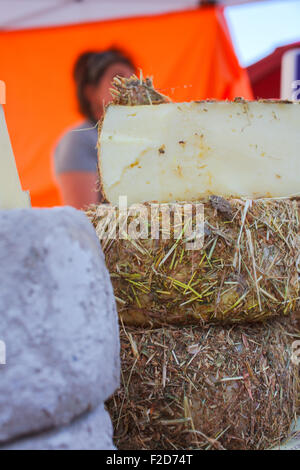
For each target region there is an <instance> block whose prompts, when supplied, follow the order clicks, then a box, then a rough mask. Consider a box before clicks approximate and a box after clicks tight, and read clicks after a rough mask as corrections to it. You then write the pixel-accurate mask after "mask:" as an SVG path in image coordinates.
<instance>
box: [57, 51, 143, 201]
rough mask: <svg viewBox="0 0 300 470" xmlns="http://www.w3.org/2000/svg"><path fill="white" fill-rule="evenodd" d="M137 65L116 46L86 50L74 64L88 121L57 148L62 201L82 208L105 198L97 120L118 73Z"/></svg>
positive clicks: (79, 97)
mask: <svg viewBox="0 0 300 470" xmlns="http://www.w3.org/2000/svg"><path fill="white" fill-rule="evenodd" d="M133 73H135V66H134V64H133V62H132V61H131V59H130V58H129V57H126V56H125V55H124V54H123V53H122V52H121V51H119V50H117V49H109V50H107V51H104V52H84V53H83V54H81V55H80V56H79V57H78V59H77V61H76V63H75V66H74V71H73V77H74V80H75V84H76V94H77V100H78V105H79V110H80V112H81V114H82V115H83V116H84V117H85V121H84V122H82V123H81V124H80V125H78V126H76V127H74V128H72V129H70V130H68V131H67V132H65V134H64V135H63V136H62V137H61V138H60V140H59V142H58V144H57V146H56V148H55V151H54V168H55V175H56V180H57V183H58V186H59V188H60V191H61V195H62V198H63V203H64V204H66V205H70V206H73V207H76V208H77V209H82V208H84V207H86V206H88V205H90V204H97V203H100V202H102V201H103V195H102V194H101V192H100V190H99V181H98V178H99V175H98V166H97V163H98V157H97V149H96V145H97V138H98V126H97V122H98V121H99V120H100V119H101V117H102V114H103V110H104V106H105V105H107V104H108V103H109V102H110V101H111V100H112V96H111V94H110V91H109V88H110V87H111V83H112V80H113V78H114V77H115V76H116V75H120V76H122V77H126V78H129V77H130V76H131V75H132V74H133Z"/></svg>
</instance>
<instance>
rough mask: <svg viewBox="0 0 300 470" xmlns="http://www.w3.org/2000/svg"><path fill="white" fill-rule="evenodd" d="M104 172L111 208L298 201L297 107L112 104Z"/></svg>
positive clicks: (104, 134) (103, 139)
mask: <svg viewBox="0 0 300 470" xmlns="http://www.w3.org/2000/svg"><path fill="white" fill-rule="evenodd" d="M99 166H100V171H101V175H102V183H103V188H104V191H105V193H106V197H107V198H108V200H109V201H110V202H111V203H113V204H117V203H118V198H119V196H124V195H126V196H127V197H128V203H129V204H131V203H135V202H144V201H153V200H155V201H158V202H170V201H176V200H188V201H192V200H197V199H199V198H201V197H203V196H206V195H209V194H217V195H221V196H227V197H230V196H234V197H249V198H258V197H281V196H291V195H295V194H300V103H283V102H277V103H276V102H191V103H169V104H161V105H153V106H149V105H148V106H132V107H129V106H115V105H111V106H109V108H108V109H107V112H106V115H105V118H104V121H103V127H102V131H101V134H100V150H99Z"/></svg>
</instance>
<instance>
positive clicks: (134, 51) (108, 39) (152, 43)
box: [0, 7, 252, 206]
mask: <svg viewBox="0 0 300 470" xmlns="http://www.w3.org/2000/svg"><path fill="white" fill-rule="evenodd" d="M110 46H116V47H119V48H121V49H123V50H125V51H126V52H127V53H128V54H129V55H130V56H131V57H132V58H133V60H134V61H135V63H136V64H137V67H140V68H141V69H142V70H143V73H144V75H152V76H153V77H154V85H155V86H156V87H157V88H159V89H160V90H161V91H162V92H163V93H164V94H167V95H169V96H170V97H171V98H172V99H173V100H176V101H189V100H196V99H205V98H217V99H224V98H229V99H232V98H234V97H235V96H244V97H245V98H252V92H251V88H250V85H249V81H248V76H247V74H246V72H245V71H244V70H243V69H241V67H240V66H239V64H238V60H237V58H236V56H235V54H234V50H233V46H232V43H231V40H230V37H229V33H228V29H227V26H226V23H225V19H224V16H223V10H222V9H220V8H213V7H208V8H202V9H198V10H192V11H186V12H180V13H172V14H165V15H159V16H150V17H143V18H129V19H125V20H124V19H123V20H113V21H104V22H97V23H89V24H81V25H75V26H64V27H55V28H47V29H35V30H24V31H11V32H3V33H0V50H1V55H0V79H1V80H4V81H5V82H6V102H7V105H5V113H6V118H7V124H8V128H9V131H10V136H11V140H12V144H13V148H14V152H15V157H16V161H17V165H18V169H19V173H20V178H21V181H22V186H23V189H24V190H27V189H29V190H30V194H31V199H32V204H33V205H34V206H53V205H58V204H60V203H61V200H60V196H59V193H58V190H57V188H56V186H55V182H54V178H53V170H52V157H51V153H52V150H53V147H54V145H55V142H56V141H57V139H58V138H59V136H60V134H61V133H62V132H63V131H64V130H65V128H66V127H69V126H70V125H72V124H74V123H75V122H78V121H79V120H80V115H79V114H78V112H77V105H76V101H75V93H74V85H73V82H72V67H73V63H74V62H75V60H76V58H77V56H78V55H79V54H80V53H81V52H83V51H85V50H88V49H92V50H95V49H99V50H101V49H104V48H108V47H110Z"/></svg>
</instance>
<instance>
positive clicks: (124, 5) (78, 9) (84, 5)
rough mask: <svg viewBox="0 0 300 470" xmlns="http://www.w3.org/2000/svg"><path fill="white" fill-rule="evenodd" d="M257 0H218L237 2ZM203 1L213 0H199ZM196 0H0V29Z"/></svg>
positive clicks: (145, 11)
mask: <svg viewBox="0 0 300 470" xmlns="http://www.w3.org/2000/svg"><path fill="white" fill-rule="evenodd" d="M249 1H260V0H217V1H216V3H219V4H223V5H236V4H240V3H247V2H249ZM202 3H203V4H204V3H206V4H209V3H213V1H212V0H202ZM200 4H201V1H199V0H0V30H11V29H24V28H39V27H47V26H58V25H66V24H73V23H84V22H90V21H100V20H109V19H116V18H128V17H132V16H144V15H156V14H162V13H168V12H172V11H173V12H175V11H180V10H184V9H190V8H196V7H197V6H199V5H200Z"/></svg>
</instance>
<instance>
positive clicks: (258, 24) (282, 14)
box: [225, 0, 300, 66]
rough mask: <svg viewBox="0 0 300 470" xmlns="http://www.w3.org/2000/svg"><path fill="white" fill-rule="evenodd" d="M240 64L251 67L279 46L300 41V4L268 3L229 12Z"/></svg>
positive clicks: (298, 0)
mask: <svg viewBox="0 0 300 470" xmlns="http://www.w3.org/2000/svg"><path fill="white" fill-rule="evenodd" d="M225 14H226V19H227V22H228V25H229V28H230V31H231V35H232V39H233V42H234V46H235V50H236V53H237V55H238V57H239V60H240V63H241V65H243V66H248V65H250V64H251V63H253V62H256V61H257V60H259V59H261V58H262V57H264V56H266V55H268V54H269V53H271V52H272V51H273V50H274V49H275V48H276V47H277V46H281V45H283V44H288V43H291V42H294V41H300V0H272V1H270V0H267V1H263V2H257V3H255V2H254V3H250V4H245V5H238V6H234V7H227V8H226V13H225Z"/></svg>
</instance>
